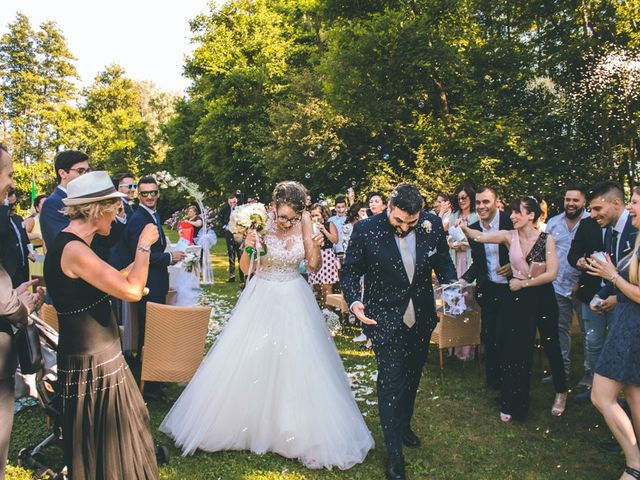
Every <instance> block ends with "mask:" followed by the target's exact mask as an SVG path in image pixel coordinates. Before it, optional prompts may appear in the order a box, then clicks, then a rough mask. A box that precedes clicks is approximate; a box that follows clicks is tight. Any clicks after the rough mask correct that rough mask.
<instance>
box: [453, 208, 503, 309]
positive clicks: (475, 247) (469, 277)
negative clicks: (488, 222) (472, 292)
mask: <svg viewBox="0 0 640 480" xmlns="http://www.w3.org/2000/svg"><path fill="white" fill-rule="evenodd" d="M498 215H499V220H498V228H499V229H500V230H513V223H512V222H511V218H510V215H509V214H507V213H505V212H498ZM469 228H472V229H474V230H478V231H482V227H481V226H480V221H477V222H474V223H472V224H471V225H469ZM469 245H470V246H471V260H472V262H471V265H470V266H469V268H468V269H467V271H466V272H464V274H463V275H462V278H463V279H464V280H466V281H467V282H469V283H471V282H473V281H474V280H475V281H476V285H477V286H478V288H477V290H476V294H478V293H480V291H481V290H482V288H483V287H484V286H485V285H486V283H487V282H488V281H489V270H488V267H487V254H486V251H485V249H484V243H479V242H473V241H471V242H469ZM498 256H499V257H500V265H501V266H502V265H506V264H507V263H509V249H508V248H507V246H506V245H503V244H500V245H499V246H498ZM480 298H481V297H480Z"/></svg>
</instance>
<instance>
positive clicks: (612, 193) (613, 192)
mask: <svg viewBox="0 0 640 480" xmlns="http://www.w3.org/2000/svg"><path fill="white" fill-rule="evenodd" d="M588 196H589V201H592V200H593V199H595V198H598V197H614V198H619V199H620V200H622V202H624V190H623V189H622V185H620V184H619V183H618V182H614V181H613V180H605V181H604V182H598V183H596V184H595V185H592V186H591V188H590V189H589V195H588Z"/></svg>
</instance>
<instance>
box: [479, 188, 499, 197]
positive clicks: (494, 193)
mask: <svg viewBox="0 0 640 480" xmlns="http://www.w3.org/2000/svg"><path fill="white" fill-rule="evenodd" d="M484 192H491V193H493V196H494V197H496V199H497V198H498V192H497V191H496V189H495V188H493V187H490V186H489V185H480V186H479V187H478V190H476V195H478V194H479V193H484Z"/></svg>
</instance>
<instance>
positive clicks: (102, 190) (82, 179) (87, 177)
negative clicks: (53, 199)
mask: <svg viewBox="0 0 640 480" xmlns="http://www.w3.org/2000/svg"><path fill="white" fill-rule="evenodd" d="M126 196H127V195H126V194H124V193H120V192H118V191H117V190H116V188H115V187H114V186H113V182H112V181H111V178H110V177H109V174H108V173H107V172H104V171H96V172H89V173H85V174H84V175H81V176H79V177H78V178H74V179H73V180H71V181H70V182H69V184H68V185H67V198H64V199H62V201H63V202H64V204H65V205H67V206H70V205H83V204H85V203H94V202H99V201H100V200H107V199H109V198H126Z"/></svg>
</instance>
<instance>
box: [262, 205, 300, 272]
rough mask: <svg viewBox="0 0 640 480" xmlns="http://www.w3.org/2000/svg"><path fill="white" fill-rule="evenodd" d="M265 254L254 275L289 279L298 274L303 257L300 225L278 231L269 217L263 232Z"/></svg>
mask: <svg viewBox="0 0 640 480" xmlns="http://www.w3.org/2000/svg"><path fill="white" fill-rule="evenodd" d="M263 240H264V242H265V243H266V246H267V254H266V255H265V256H264V257H261V258H260V265H259V266H258V268H257V271H256V276H258V277H260V278H265V279H267V280H275V281H282V280H291V279H293V278H296V277H297V276H298V275H300V272H299V266H300V262H301V261H302V260H303V259H304V243H303V241H302V226H301V225H300V224H298V225H295V226H293V227H291V229H290V230H289V231H287V232H283V231H280V230H279V229H278V228H277V226H276V225H275V222H274V221H273V219H272V218H271V216H270V217H269V223H268V225H267V228H266V231H265V233H264V234H263Z"/></svg>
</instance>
